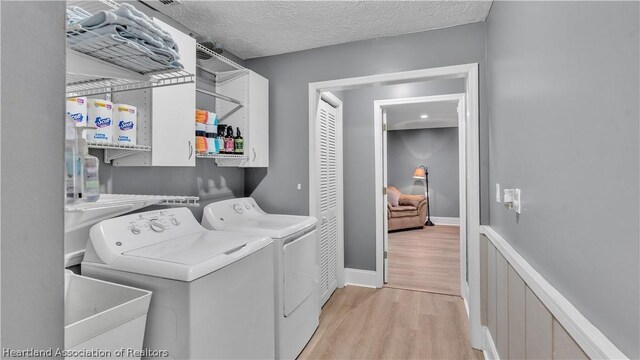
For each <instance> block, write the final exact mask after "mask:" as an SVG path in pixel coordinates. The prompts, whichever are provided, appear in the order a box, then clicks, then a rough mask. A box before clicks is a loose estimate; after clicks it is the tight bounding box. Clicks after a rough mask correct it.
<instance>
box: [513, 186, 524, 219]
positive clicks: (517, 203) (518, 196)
mask: <svg viewBox="0 0 640 360" xmlns="http://www.w3.org/2000/svg"><path fill="white" fill-rule="evenodd" d="M513 210H514V211H515V212H516V213H518V214H522V191H521V190H520V189H515V191H514V192H513Z"/></svg>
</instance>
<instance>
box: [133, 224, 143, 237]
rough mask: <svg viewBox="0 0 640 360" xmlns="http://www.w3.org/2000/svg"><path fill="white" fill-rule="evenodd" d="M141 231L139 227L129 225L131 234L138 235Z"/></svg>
mask: <svg viewBox="0 0 640 360" xmlns="http://www.w3.org/2000/svg"><path fill="white" fill-rule="evenodd" d="M141 232H142V230H140V228H139V227H137V226H135V225H134V226H132V227H131V233H132V234H133V235H140V233H141Z"/></svg>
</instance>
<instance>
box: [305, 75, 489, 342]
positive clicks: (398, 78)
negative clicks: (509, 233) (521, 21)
mask: <svg viewBox="0 0 640 360" xmlns="http://www.w3.org/2000/svg"><path fill="white" fill-rule="evenodd" d="M478 76H479V75H478V63H471V64H463V65H453V66H445V67H439V68H431V69H422V70H412V71H403V72H395V73H387V74H379V75H369V76H361V77H354V78H346V79H337V80H328V81H321V82H315V83H309V120H308V121H309V213H310V214H312V211H315V210H312V209H315V204H316V199H315V198H314V196H313V194H315V191H313V190H312V189H314V186H315V184H316V175H315V166H316V164H315V141H316V131H315V126H314V122H315V115H316V111H317V108H316V107H317V104H318V100H319V99H320V94H321V93H322V92H324V91H332V90H333V91H340V90H350V89H356V88H359V87H366V86H372V85H377V86H383V85H393V84H400V83H410V82H420V81H427V80H437V79H453V78H463V79H465V85H466V86H465V95H466V111H467V116H466V117H467V119H468V120H469V121H468V122H467V124H466V128H465V129H464V130H465V133H466V138H465V145H466V160H467V169H466V176H467V178H466V180H467V181H466V191H467V204H466V209H467V239H468V254H469V256H468V263H469V264H468V272H469V281H468V283H469V297H468V299H469V302H468V307H469V328H470V338H471V346H473V347H474V348H476V349H482V345H483V343H482V325H481V317H480V151H479V138H480V135H479V119H480V115H479V110H480V107H479V88H478V81H479V79H478ZM378 130H379V128H375V133H378ZM380 171H381V169H380V168H377V169H375V172H376V173H379V172H380ZM381 192H382V188H380V193H381ZM376 211H377V214H376V216H377V218H378V219H379V218H380V213H382V209H377V210H376ZM378 222H379V221H378ZM376 226H377V228H379V227H380V224H376ZM338 245H339V246H340V245H341V244H338ZM340 251H342V253H343V254H344V250H343V249H340ZM340 251H339V252H338V253H340ZM376 259H377V261H376V273H380V274H379V275H378V274H376V275H378V276H377V279H379V285H380V286H382V267H383V264H382V261H381V260H382V238H381V237H380V239H376ZM338 279H339V280H338V281H339V283H338V286H343V285H344V262H339V263H338ZM462 291H465V289H462Z"/></svg>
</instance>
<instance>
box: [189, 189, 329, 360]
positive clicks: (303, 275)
mask: <svg viewBox="0 0 640 360" xmlns="http://www.w3.org/2000/svg"><path fill="white" fill-rule="evenodd" d="M317 222H318V220H317V219H316V218H315V217H312V216H294V215H274V214H267V213H265V212H264V211H263V210H262V209H260V207H259V206H258V204H256V202H255V200H254V199H253V198H240V199H231V200H225V201H220V202H216V203H212V204H209V205H207V206H206V207H205V209H204V215H203V217H202V225H203V226H204V227H206V228H207V229H212V230H223V231H232V232H238V233H245V234H253V235H263V236H270V237H271V238H273V241H274V249H275V278H276V292H275V296H276V297H275V305H276V309H275V316H276V324H275V325H276V326H275V333H276V338H275V340H276V359H295V358H296V357H297V356H298V355H299V354H300V352H301V351H302V349H304V347H305V345H306V344H307V342H308V341H309V339H311V336H313V333H314V332H315V330H316V328H317V327H318V324H319V321H320V295H319V294H320V287H319V281H318V279H319V274H320V272H319V264H318V250H317V249H318V237H317V236H318V235H317V231H316V225H317Z"/></svg>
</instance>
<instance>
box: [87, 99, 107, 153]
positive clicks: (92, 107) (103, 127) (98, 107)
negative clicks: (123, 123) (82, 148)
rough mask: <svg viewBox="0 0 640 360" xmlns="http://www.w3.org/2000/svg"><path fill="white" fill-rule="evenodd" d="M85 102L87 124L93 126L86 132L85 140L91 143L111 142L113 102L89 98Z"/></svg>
mask: <svg viewBox="0 0 640 360" xmlns="http://www.w3.org/2000/svg"><path fill="white" fill-rule="evenodd" d="M87 103H88V105H87V113H88V120H87V122H88V126H90V127H93V128H95V129H94V130H91V131H89V132H88V136H87V140H88V141H89V142H93V143H109V144H110V143H112V142H113V104H112V103H111V101H106V100H100V99H89V101H88V102H87Z"/></svg>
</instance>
